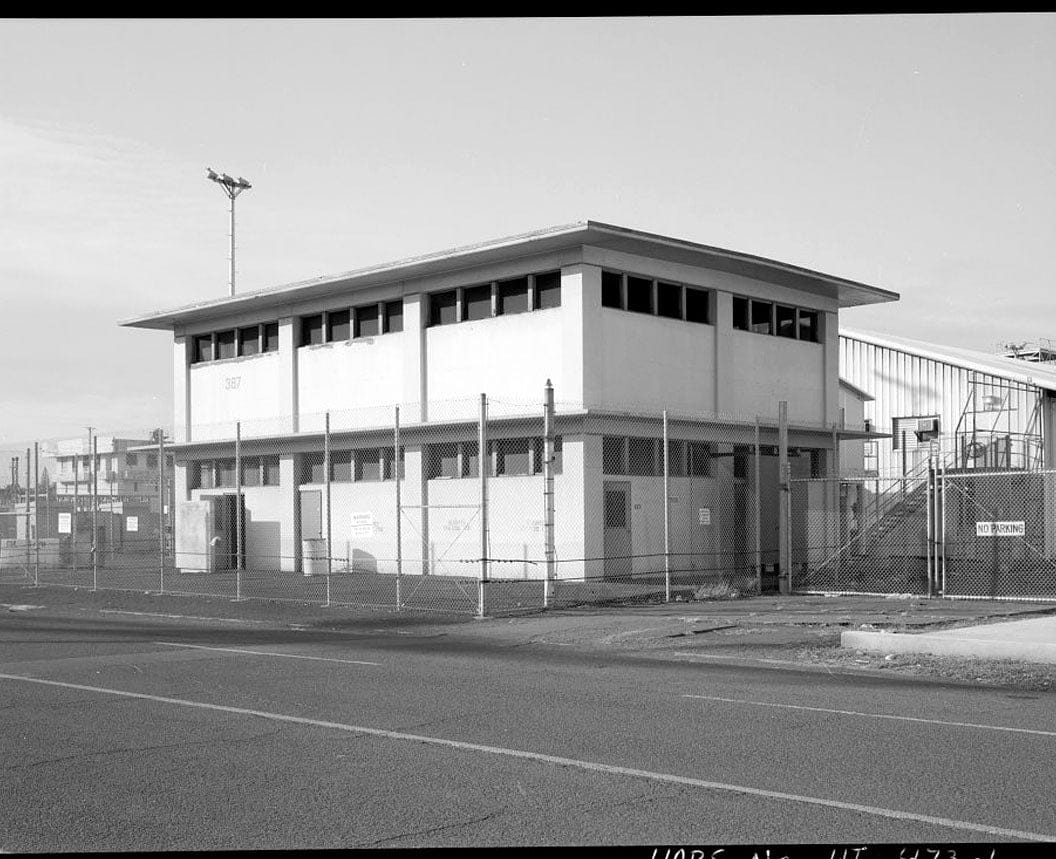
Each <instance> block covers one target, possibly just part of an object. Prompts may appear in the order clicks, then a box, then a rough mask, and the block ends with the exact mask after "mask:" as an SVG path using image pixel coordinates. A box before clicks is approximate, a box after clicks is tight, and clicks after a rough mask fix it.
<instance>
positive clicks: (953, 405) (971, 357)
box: [839, 328, 1056, 476]
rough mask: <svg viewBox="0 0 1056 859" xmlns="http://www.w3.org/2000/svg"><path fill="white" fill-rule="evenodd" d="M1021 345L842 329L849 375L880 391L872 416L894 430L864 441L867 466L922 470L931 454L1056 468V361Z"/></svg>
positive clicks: (983, 463)
mask: <svg viewBox="0 0 1056 859" xmlns="http://www.w3.org/2000/svg"><path fill="white" fill-rule="evenodd" d="M1017 351H1019V354H1018V355H1017V354H1016V352H1013V351H1010V352H1008V353H1006V354H1004V355H994V354H988V353H986V352H979V351H976V350H973V349H965V348H961V347H956V346H944V345H942V344H939V343H928V342H923V341H919V340H910V339H908V338H905V337H899V336H897V335H893V334H877V333H872V332H865V331H858V330H852V329H848V328H841V330H840V337H839V352H840V376H841V378H842V379H844V380H846V382H847V383H849V384H850V385H853V386H855V387H856V388H858V389H860V390H861V391H863V392H867V393H868V395H871V399H869V400H866V401H865V402H864V409H863V415H864V417H865V419H867V420H868V421H869V422H870V424H871V425H872V427H873V428H874V429H875V430H877V431H878V432H884V433H890V436H891V437H890V438H889V439H886V440H884V439H877V440H869V441H865V442H859V443H858V445H859V446H861V448H862V453H861V457H862V465H861V469H862V472H863V474H864V475H865V476H874V475H879V476H897V475H900V474H901V473H903V471H905V472H907V473H909V472H919V471H920V469H922V468H925V467H926V461H927V458H928V456H929V455H931V454H932V453H935V454H936V455H938V456H941V458H942V461H943V462H944V463H945V464H946V466H947V467H948V468H968V469H970V468H977V469H978V468H983V469H1036V468H1052V467H1054V466H1056V364H1052V363H1048V362H1047V359H1046V358H1045V351H1044V350H1041V349H1024V350H1017ZM845 460H846V461H845V463H844V465H845V466H847V465H849V464H850V463H851V462H852V460H851V458H850V456H848V457H846V458H845ZM841 470H842V471H843V472H844V473H845V474H849V473H850V469H849V468H847V467H844V468H843V469H841Z"/></svg>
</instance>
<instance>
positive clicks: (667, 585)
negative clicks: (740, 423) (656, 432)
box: [661, 409, 671, 602]
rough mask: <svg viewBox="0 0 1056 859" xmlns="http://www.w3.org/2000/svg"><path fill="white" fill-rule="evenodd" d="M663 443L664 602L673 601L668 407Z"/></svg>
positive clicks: (665, 410)
mask: <svg viewBox="0 0 1056 859" xmlns="http://www.w3.org/2000/svg"><path fill="white" fill-rule="evenodd" d="M663 417H664V425H663V436H664V437H663V441H662V442H661V444H662V445H663V449H662V455H663V457H664V602H671V464H670V462H669V461H668V453H669V451H668V448H669V446H670V444H671V442H670V441H669V438H668V432H667V409H664V412H663Z"/></svg>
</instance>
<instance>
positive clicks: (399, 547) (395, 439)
mask: <svg viewBox="0 0 1056 859" xmlns="http://www.w3.org/2000/svg"><path fill="white" fill-rule="evenodd" d="M392 447H393V457H392V461H393V463H394V464H393V468H394V469H395V471H396V473H395V474H394V475H393V477H394V479H395V481H396V611H400V610H401V609H402V608H403V591H402V585H403V522H402V519H403V510H402V499H401V495H400V493H401V491H402V489H401V486H400V482H401V479H402V475H401V474H400V466H401V465H402V461H401V459H400V407H399V406H396V408H395V410H394V413H393V419H392Z"/></svg>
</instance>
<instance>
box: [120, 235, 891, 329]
mask: <svg viewBox="0 0 1056 859" xmlns="http://www.w3.org/2000/svg"><path fill="white" fill-rule="evenodd" d="M583 246H593V247H598V248H602V249H607V250H617V251H624V252H626V253H632V254H639V255H642V256H649V257H654V258H657V259H664V260H668V261H671V262H678V263H684V264H686V265H693V266H701V267H704V268H709V269H712V270H716V271H724V272H728V273H731V274H738V275H742V276H745V277H751V278H755V279H759V280H764V281H768V282H771V283H776V284H780V285H783V286H788V287H791V288H793V289H799V290H804V291H807V292H812V293H815V294H819V295H825V296H827V297H829V298H831V299H834V300H835V301H837V302H838V305H839V306H840V307H855V306H858V305H862V304H877V303H880V302H885V301H897V300H898V298H899V296H898V293H895V292H890V291H888V290H885V289H880V288H879V287H875V286H869V285H867V284H864V283H858V282H856V281H853V280H847V279H846V278H841V277H836V276H834V275H829V274H824V273H822V272H817V271H812V270H810V269H806V268H801V267H799V266H795V265H791V264H789V263H783V262H778V261H777V260H771V259H766V258H765V257H760V256H754V255H752V254H746V253H741V252H739V251H731V250H726V249H724V248H717V247H711V246H708V245H702V244H698V243H696V242H690V241H686V240H684V239H676V238H671V237H668V236H662V235H657V234H655V233H646V232H642V231H640V230H633V229H630V228H628V227H619V226H614V225H612V224H604V223H601V222H599V221H589V220H588V221H577V222H575V223H572V224H565V225H562V226H557V227H548V228H546V229H542V230H536V231H533V232H530V233H522V234H520V235H516V236H509V237H507V238H502V239H495V240H492V241H487V242H481V243H479V244H474V245H466V246H463V247H458V248H452V249H449V250H445V251H439V252H437V253H431V254H425V255H423V256H416V257H410V258H408V259H403V260H399V261H396V262H389V263H382V264H381V265H376V266H369V267H367V268H362V269H356V270H353V271H346V272H342V273H340V274H334V275H324V276H321V277H317V278H313V279H310V280H302V281H297V282H295V283H288V284H283V285H281V286H274V287H268V288H266V289H259V290H255V291H252V292H245V293H241V294H239V295H233V296H225V297H223V298H215V299H210V300H208V301H201V302H196V303H194V304H189V305H185V306H183V307H178V308H175V309H172V310H163V311H156V312H153V313H148V314H145V315H142V316H135V317H132V318H129V319H125V320H122V321H121V322H120V323H119V324H120V325H123V326H125V327H129V328H153V329H159V330H172V329H175V328H177V327H179V326H185V325H190V324H194V323H197V322H203V321H206V320H209V319H215V318H218V317H221V316H228V315H234V314H240V313H259V312H264V311H268V310H274V309H278V308H281V307H283V306H284V305H290V304H293V303H295V302H301V301H310V300H312V299H315V298H321V297H325V296H327V295H329V294H332V293H335V292H349V291H357V290H361V289H367V288H370V287H375V286H382V285H386V284H391V283H394V282H397V281H402V280H410V279H414V278H421V277H426V276H430V275H439V274H445V273H449V272H453V271H458V270H461V269H469V268H473V267H477V266H482V265H487V264H489V263H496V262H505V261H508V260H512V259H517V258H520V257H532V256H538V255H541V254H546V253H553V252H557V251H564V250H569V249H571V248H576V247H583Z"/></svg>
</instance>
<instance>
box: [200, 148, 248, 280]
mask: <svg viewBox="0 0 1056 859" xmlns="http://www.w3.org/2000/svg"><path fill="white" fill-rule="evenodd" d="M206 169H207V172H206V174H205V175H206V177H207V178H208V179H209V180H210V181H211V182H215V183H216V184H217V185H219V186H220V187H221V188H222V189H223V191H224V193H225V194H226V195H227V198H228V200H230V201H231V255H230V257H229V259H230V262H231V279H230V281H229V282H228V285H229V287H230V289H231V295H234V294H235V197H237V196H238V195H239V194H241V193H242V192H243V191H245V190H246V189H248V188H252V187H253V186H252V185H250V184H249V182H247V181H246V180H245V179H243V178H242V177H241V176H239V177H238V178H237V179H232V178H231V177H230V176H228V175H227V174H226V173H220V174H218V173H216V172H214V171H213V168H212V167H209V168H206Z"/></svg>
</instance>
